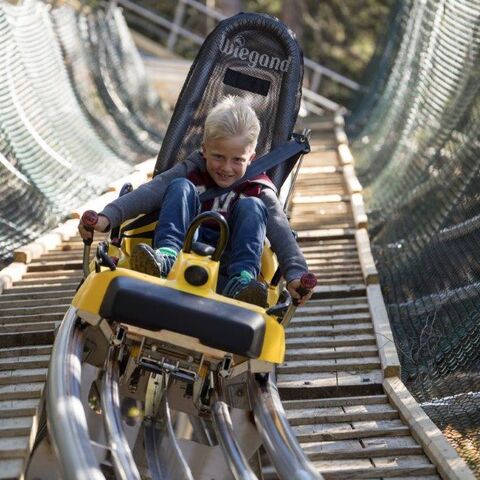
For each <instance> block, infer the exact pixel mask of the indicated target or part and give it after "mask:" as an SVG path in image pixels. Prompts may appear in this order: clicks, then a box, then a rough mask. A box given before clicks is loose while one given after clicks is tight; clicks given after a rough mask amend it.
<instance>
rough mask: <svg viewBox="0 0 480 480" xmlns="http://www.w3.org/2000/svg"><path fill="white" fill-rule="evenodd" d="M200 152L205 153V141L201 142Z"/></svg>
mask: <svg viewBox="0 0 480 480" xmlns="http://www.w3.org/2000/svg"><path fill="white" fill-rule="evenodd" d="M202 153H203V154H204V155H205V142H202Z"/></svg>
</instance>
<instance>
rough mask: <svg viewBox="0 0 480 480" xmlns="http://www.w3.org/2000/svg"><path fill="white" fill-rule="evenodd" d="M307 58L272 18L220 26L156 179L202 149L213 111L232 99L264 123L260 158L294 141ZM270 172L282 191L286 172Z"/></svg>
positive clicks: (187, 89)
mask: <svg viewBox="0 0 480 480" xmlns="http://www.w3.org/2000/svg"><path fill="white" fill-rule="evenodd" d="M302 78H303V55H302V51H301V50H300V48H299V46H298V43H297V41H296V40H295V38H294V36H293V33H292V32H291V31H290V30H289V29H288V28H287V27H286V26H285V25H284V24H283V23H281V22H280V21H279V20H277V19H276V18H274V17H271V16H269V15H264V14H256V13H240V14H238V15H235V16H233V17H231V18H228V19H227V20H224V21H222V22H220V23H219V24H218V25H217V27H216V28H215V30H213V32H212V33H210V35H209V36H208V37H207V38H206V40H205V42H204V43H203V45H202V47H201V48H200V51H199V52H198V54H197V57H196V58H195V60H194V62H193V64H192V67H191V69H190V72H189V74H188V76H187V79H186V81H185V84H184V86H183V89H182V91H181V93H180V96H179V99H178V101H177V104H176V107H175V111H174V112H173V115H172V118H171V120H170V124H169V126H168V130H167V133H166V135H165V139H164V140H163V143H162V148H161V150H160V153H159V155H158V159H157V163H156V166H155V171H154V174H155V175H156V174H158V173H161V172H163V171H165V170H167V169H168V168H170V167H171V166H173V165H174V164H175V163H177V162H180V161H182V160H184V159H185V158H186V157H187V156H188V155H189V154H190V153H191V152H192V151H194V150H197V149H199V148H200V145H201V140H202V135H203V125H204V123H205V118H206V116H207V114H208V112H209V111H210V109H211V108H212V107H213V106H214V105H216V104H217V103H218V102H219V101H220V99H221V98H222V97H223V96H225V95H229V94H233V95H238V96H241V97H245V98H248V99H249V101H250V103H251V105H252V107H253V108H254V109H255V111H256V113H257V115H258V118H259V119H260V124H261V127H262V129H261V132H260V137H259V141H258V146H257V156H261V155H263V154H265V153H267V152H269V151H270V150H271V149H272V148H273V147H275V146H278V145H281V144H282V143H284V142H285V141H287V140H288V138H289V137H290V135H291V133H292V130H293V126H294V124H295V121H296V118H297V114H298V109H299V106H300V98H301V86H302ZM284 168H286V166H283V165H282V166H280V167H275V168H274V169H273V170H274V171H272V172H269V174H270V177H271V178H272V180H273V181H274V182H275V183H276V184H277V186H280V185H278V180H279V179H282V180H283V176H284V175H283V174H282V170H283V169H284Z"/></svg>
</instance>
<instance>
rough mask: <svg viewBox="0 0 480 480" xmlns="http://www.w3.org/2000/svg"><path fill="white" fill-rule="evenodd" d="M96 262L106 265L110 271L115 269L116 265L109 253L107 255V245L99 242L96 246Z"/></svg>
mask: <svg viewBox="0 0 480 480" xmlns="http://www.w3.org/2000/svg"><path fill="white" fill-rule="evenodd" d="M96 256H97V264H98V265H102V266H105V267H108V268H109V269H110V270H111V271H112V272H113V271H115V270H116V269H117V265H116V264H115V261H114V260H113V258H112V257H110V255H108V245H107V244H106V243H105V242H100V243H99V244H98V247H97V254H96Z"/></svg>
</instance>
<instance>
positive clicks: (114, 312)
mask: <svg viewBox="0 0 480 480" xmlns="http://www.w3.org/2000/svg"><path fill="white" fill-rule="evenodd" d="M100 315H102V317H104V318H106V319H111V320H115V321H118V322H122V323H126V324H129V325H133V326H136V327H140V328H145V329H147V330H153V331H158V330H163V329H166V330H170V331H172V332H177V333H182V334H184V335H190V336H192V337H196V338H198V339H199V340H200V341H201V342H202V343H203V344H204V345H207V346H209V347H212V348H218V349H220V350H224V351H227V352H231V353H236V354H238V355H243V356H245V357H249V358H257V357H258V356H259V355H260V353H261V350H262V345H263V339H264V337H265V321H264V319H263V317H262V316H261V315H260V314H258V313H256V312H252V311H250V310H247V309H245V308H241V307H237V306H235V305H229V304H227V303H222V302H216V301H214V300H211V299H209V298H205V297H200V296H197V295H192V294H190V293H186V292H182V291H179V290H174V289H173V288H167V287H162V286H161V285H154V284H151V283H149V282H145V281H143V280H138V279H135V278H129V277H117V278H115V279H113V280H112V282H111V283H110V285H109V286H108V289H107V293H106V295H105V297H104V299H103V302H102V306H101V308H100Z"/></svg>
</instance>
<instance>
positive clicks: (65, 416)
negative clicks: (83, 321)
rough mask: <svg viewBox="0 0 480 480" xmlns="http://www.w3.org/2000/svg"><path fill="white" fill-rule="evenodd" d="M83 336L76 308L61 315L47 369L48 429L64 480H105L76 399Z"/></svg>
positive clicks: (81, 408) (77, 395)
mask: <svg viewBox="0 0 480 480" xmlns="http://www.w3.org/2000/svg"><path fill="white" fill-rule="evenodd" d="M83 344H84V336H83V332H82V331H81V330H80V329H79V328H77V312H76V309H75V308H73V307H70V308H69V309H68V311H67V313H66V314H65V317H64V319H63V322H62V324H61V325H60V329H59V330H58V334H57V338H56V340H55V344H54V346H53V351H52V356H51V360H50V368H49V370H48V380H47V382H48V386H47V412H48V430H49V432H50V436H51V438H52V441H53V444H54V446H55V451H56V454H57V458H58V460H59V462H60V465H61V467H62V471H63V476H62V478H65V479H66V480H105V477H104V476H103V474H102V472H101V471H100V468H99V465H98V462H97V459H96V457H95V453H94V451H93V448H92V445H91V443H90V438H89V434H88V427H87V420H86V417H85V412H84V410H83V405H82V401H81V399H80V378H81V369H82V367H81V362H82V354H83Z"/></svg>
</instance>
